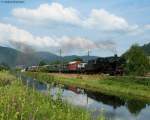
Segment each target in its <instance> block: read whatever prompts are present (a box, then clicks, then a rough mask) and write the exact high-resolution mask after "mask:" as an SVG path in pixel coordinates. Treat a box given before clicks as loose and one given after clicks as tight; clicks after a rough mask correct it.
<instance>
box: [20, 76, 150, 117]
mask: <svg viewBox="0 0 150 120" xmlns="http://www.w3.org/2000/svg"><path fill="white" fill-rule="evenodd" d="M18 77H21V80H22V82H23V83H24V84H25V85H27V86H28V87H32V88H33V87H34V88H35V89H36V90H37V91H40V92H42V93H46V94H48V95H51V96H52V97H53V98H54V99H55V98H56V97H58V93H60V94H61V96H60V97H61V99H62V100H63V101H66V102H68V103H69V104H72V105H74V106H79V107H82V108H85V109H87V110H88V111H90V112H91V114H92V117H93V119H95V118H96V117H97V116H98V115H99V114H101V113H102V114H103V115H104V116H105V117H106V118H107V119H109V120H150V104H148V103H146V102H143V101H138V100H125V99H123V98H119V97H115V96H110V95H105V94H102V93H99V92H93V91H88V90H85V89H81V88H78V87H74V86H64V85H62V86H61V87H58V85H55V84H53V85H52V84H44V83H41V82H38V81H37V80H35V79H32V78H30V77H27V76H23V75H18Z"/></svg>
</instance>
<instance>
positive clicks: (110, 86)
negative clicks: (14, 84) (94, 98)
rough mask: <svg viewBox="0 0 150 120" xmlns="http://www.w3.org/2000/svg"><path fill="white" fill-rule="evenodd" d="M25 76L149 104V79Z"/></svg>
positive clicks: (59, 75) (132, 77)
mask: <svg viewBox="0 0 150 120" xmlns="http://www.w3.org/2000/svg"><path fill="white" fill-rule="evenodd" d="M25 74H26V75H28V76H30V77H33V78H35V79H37V80H39V81H41V82H45V83H51V82H55V83H61V84H64V85H73V86H77V87H81V88H84V89H88V90H91V91H98V92H102V93H105V94H107V95H114V96H118V97H122V98H123V99H138V100H144V101H147V102H150V94H149V92H150V78H140V77H135V76H106V75H65V74H51V73H40V72H35V73H33V72H27V73H25Z"/></svg>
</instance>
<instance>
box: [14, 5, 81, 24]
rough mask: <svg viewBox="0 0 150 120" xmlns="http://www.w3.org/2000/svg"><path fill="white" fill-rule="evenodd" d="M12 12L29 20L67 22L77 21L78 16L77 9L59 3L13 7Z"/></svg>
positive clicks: (20, 17)
mask: <svg viewBox="0 0 150 120" xmlns="http://www.w3.org/2000/svg"><path fill="white" fill-rule="evenodd" d="M12 14H13V15H14V16H15V17H17V18H19V19H22V20H27V21H30V22H33V21H34V22H48V21H57V22H67V23H78V22H79V20H80V19H79V16H78V12H77V10H75V9H73V8H71V7H68V8H64V7H63V6H62V5H61V4H58V3H52V4H51V5H49V4H41V5H40V6H39V7H38V8H36V9H27V8H16V9H13V11H12Z"/></svg>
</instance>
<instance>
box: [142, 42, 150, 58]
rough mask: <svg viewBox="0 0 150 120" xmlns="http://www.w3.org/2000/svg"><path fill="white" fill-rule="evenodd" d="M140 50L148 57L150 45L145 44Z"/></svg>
mask: <svg viewBox="0 0 150 120" xmlns="http://www.w3.org/2000/svg"><path fill="white" fill-rule="evenodd" d="M142 49H143V50H144V51H145V53H146V54H147V55H148V56H150V43H148V44H145V45H143V46H142Z"/></svg>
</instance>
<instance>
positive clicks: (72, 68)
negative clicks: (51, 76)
mask: <svg viewBox="0 0 150 120" xmlns="http://www.w3.org/2000/svg"><path fill="white" fill-rule="evenodd" d="M80 63H81V62H80V61H73V62H69V64H68V70H70V71H76V70H78V66H79V64H80Z"/></svg>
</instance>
